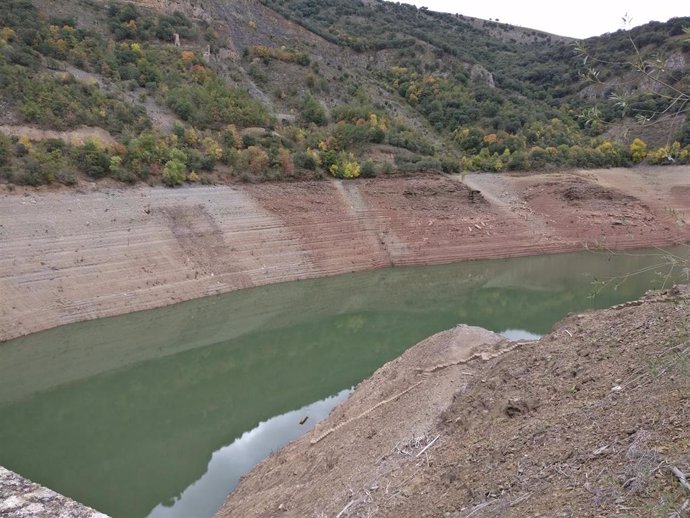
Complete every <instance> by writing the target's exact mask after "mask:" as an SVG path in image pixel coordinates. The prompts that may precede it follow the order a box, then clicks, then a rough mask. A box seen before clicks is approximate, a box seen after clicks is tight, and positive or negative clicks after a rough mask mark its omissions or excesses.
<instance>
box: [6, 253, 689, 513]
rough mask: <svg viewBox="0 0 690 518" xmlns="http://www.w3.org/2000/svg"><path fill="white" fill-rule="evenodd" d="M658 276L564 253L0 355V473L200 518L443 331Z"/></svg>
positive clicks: (354, 286) (93, 333)
mask: <svg viewBox="0 0 690 518" xmlns="http://www.w3.org/2000/svg"><path fill="white" fill-rule="evenodd" d="M676 252H677V253H684V254H686V255H687V249H685V248H683V249H676ZM658 262H659V258H658V257H657V256H656V255H655V254H654V253H651V254H650V253H647V254H645V253H637V254H621V255H604V254H594V253H578V254H564V255H554V256H544V257H532V258H519V259H510V260H495V261H479V262H471V263H462V264H456V265H447V266H433V267H420V268H400V269H388V270H380V271H376V272H367V273H359V274H351V275H344V276H339V277H333V278H327V279H318V280H309V281H300V282H294V283H287V284H280V285H274V286H267V287H262V288H256V289H251V290H245V291H240V292H234V293H230V294H227V295H221V296H216V297H210V298H206V299H201V300H196V301H191V302H187V303H184V304H179V305H176V306H172V307H167V308H162V309H159V310H152V311H146V312H141V313H135V314H131V315H126V316H122V317H115V318H109V319H103V320H98V321H92V322H84V323H79V324H73V325H70V326H65V327H62V328H58V329H53V330H49V331H46V332H43V333H38V334H35V335H31V336H28V337H24V338H20V339H17V340H13V341H10V342H6V343H2V344H0V465H4V466H5V467H7V468H9V469H12V470H15V471H17V472H19V473H21V474H22V475H24V476H26V477H28V478H31V479H33V480H35V481H36V482H39V483H42V484H44V485H47V486H48V487H50V488H52V489H55V490H57V491H59V492H61V493H64V494H66V495H68V496H71V497H73V498H75V499H77V500H79V501H82V502H84V503H86V504H88V505H91V506H93V507H95V508H96V509H98V510H99V511H102V512H105V513H107V514H110V515H111V516H113V517H115V518H120V517H121V518H144V517H146V516H149V515H150V516H151V517H152V518H153V517H158V516H185V517H187V518H195V517H199V518H202V517H207V516H209V515H210V514H212V513H213V510H214V509H215V508H217V506H218V505H219V504H220V503H221V501H222V498H223V496H224V494H225V493H226V492H227V491H229V490H230V489H231V488H232V487H233V486H234V484H236V482H237V478H238V477H239V476H240V475H242V474H243V473H244V472H246V471H247V470H248V469H249V468H250V467H251V466H252V465H253V464H255V463H256V462H257V461H258V460H260V458H262V457H263V456H265V455H266V454H267V453H268V452H270V451H271V450H272V449H275V448H277V447H279V446H280V445H282V444H283V443H284V442H285V441H286V440H289V439H291V438H293V437H296V436H298V435H299V434H300V433H302V432H303V431H304V430H306V429H308V426H313V424H314V423H315V421H316V420H317V419H319V418H321V417H322V416H324V415H326V414H327V412H328V410H329V409H330V408H331V407H332V406H333V405H334V404H335V403H336V402H337V401H338V400H340V399H342V398H343V397H345V396H346V392H342V391H343V390H344V389H348V388H350V387H352V386H353V385H355V384H356V383H358V382H359V381H361V380H362V379H363V378H365V377H367V376H369V375H370V374H371V373H372V372H373V371H374V370H376V369H377V368H378V367H379V366H381V365H382V364H383V363H385V362H386V361H388V360H390V359H392V358H394V357H396V356H398V355H399V354H400V353H401V352H402V351H404V350H405V349H406V348H407V347H409V346H411V345H413V344H415V343H417V342H419V341H420V340H422V339H423V338H426V337H428V336H430V335H431V334H433V333H435V332H438V331H441V330H444V329H448V328H450V327H452V326H454V325H456V324H458V323H467V324H472V325H479V326H482V327H486V328H488V329H491V330H494V331H498V332H503V331H506V330H518V331H519V332H527V333H532V334H544V333H547V332H548V331H549V329H550V328H551V326H552V325H553V324H554V323H555V322H556V321H558V320H560V319H561V318H562V317H563V316H565V315H566V314H567V313H569V312H574V311H581V310H583V309H586V308H591V307H607V306H610V305H612V304H617V303H620V302H623V301H626V300H630V299H633V298H636V297H638V296H639V295H641V294H642V293H643V292H644V291H646V290H647V289H650V288H651V287H655V286H658V285H659V284H660V283H661V281H662V277H661V276H659V275H657V274H655V273H654V272H647V273H645V274H643V275H639V276H635V277H633V278H631V279H630V280H628V281H627V282H625V283H624V284H623V285H622V286H620V287H619V288H618V289H617V290H615V291H614V290H610V289H606V290H603V291H602V292H601V293H600V294H599V295H598V296H596V297H594V298H590V297H589V295H591V293H592V291H593V285H592V280H593V279H595V278H596V279H606V278H609V277H612V276H615V275H620V274H621V273H624V272H632V271H637V270H640V269H643V268H645V267H648V266H650V265H652V264H655V263H658ZM679 273H680V272H679ZM336 394H338V397H337V398H331V399H325V398H329V397H330V396H334V395H336ZM324 399H325V401H321V400H324ZM315 402H317V403H315ZM294 411H296V412H294ZM303 414H304V415H309V416H310V421H309V422H308V423H307V425H305V426H304V427H300V425H299V423H298V421H299V416H301V415H303ZM214 452H215V454H214ZM212 456H213V457H212ZM212 458H213V459H214V460H213V461H212ZM210 461H212V462H210ZM214 463H215V464H214ZM221 464H222V466H224V467H223V468H222V469H221V468H220V466H221ZM218 472H222V473H224V475H214V473H218Z"/></svg>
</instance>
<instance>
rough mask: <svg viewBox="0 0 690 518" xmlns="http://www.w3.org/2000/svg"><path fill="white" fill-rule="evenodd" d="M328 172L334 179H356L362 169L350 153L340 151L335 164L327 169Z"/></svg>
mask: <svg viewBox="0 0 690 518" xmlns="http://www.w3.org/2000/svg"><path fill="white" fill-rule="evenodd" d="M328 172H330V173H331V174H332V175H333V176H335V177H336V178H357V177H358V176H359V175H360V174H361V172H362V168H361V166H360V165H359V162H357V159H356V158H355V156H354V155H353V154H352V153H345V152H344V151H341V152H340V153H338V157H337V159H336V161H335V163H334V164H332V165H331V166H330V167H329V168H328Z"/></svg>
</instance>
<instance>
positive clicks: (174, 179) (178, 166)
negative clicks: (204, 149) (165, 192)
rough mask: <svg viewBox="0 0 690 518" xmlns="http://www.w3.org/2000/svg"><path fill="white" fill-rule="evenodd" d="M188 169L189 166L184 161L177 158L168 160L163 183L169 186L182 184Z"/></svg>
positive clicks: (164, 168)
mask: <svg viewBox="0 0 690 518" xmlns="http://www.w3.org/2000/svg"><path fill="white" fill-rule="evenodd" d="M186 171H187V166H186V165H184V162H180V161H179V160H177V159H175V158H173V159H172V160H168V161H167V162H166V163H165V166H164V167H163V183H164V184H165V185H167V186H168V187H175V186H176V185H181V184H182V182H184V179H185V172H186Z"/></svg>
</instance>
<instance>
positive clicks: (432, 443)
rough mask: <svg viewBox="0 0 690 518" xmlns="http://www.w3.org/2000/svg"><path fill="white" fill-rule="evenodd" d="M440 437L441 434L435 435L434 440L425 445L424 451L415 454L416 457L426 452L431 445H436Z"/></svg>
mask: <svg viewBox="0 0 690 518" xmlns="http://www.w3.org/2000/svg"><path fill="white" fill-rule="evenodd" d="M439 437H441V434H438V435H437V436H436V437H434V438H433V439H432V441H431V442H430V443H429V444H427V445H426V446H424V448H422V451H420V452H419V453H418V454H417V455H415V458H418V457H419V456H420V455H422V453H424V452H425V451H426V450H428V449H429V448H431V447H432V446H433V445H434V443H435V442H436V441H438V438H439Z"/></svg>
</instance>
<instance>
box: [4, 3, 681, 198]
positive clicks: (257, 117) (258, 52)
mask: <svg viewBox="0 0 690 518" xmlns="http://www.w3.org/2000/svg"><path fill="white" fill-rule="evenodd" d="M688 25H690V18H683V19H673V20H670V21H669V22H667V23H651V24H648V25H646V26H643V27H639V28H636V29H633V30H632V31H629V32H626V31H618V32H616V33H614V34H609V35H604V36H602V37H599V38H591V39H590V40H587V41H586V42H584V43H585V45H586V48H587V49H588V51H589V52H591V59H590V60H589V61H588V63H587V64H586V65H585V64H584V59H583V55H582V54H580V55H578V54H577V53H576V52H575V51H574V50H575V49H574V42H573V41H571V40H569V39H567V38H563V37H559V36H555V35H551V34H547V33H543V32H539V31H534V30H529V29H522V28H517V27H512V26H509V25H507V24H502V23H499V22H493V21H483V20H477V19H473V18H469V17H464V16H462V15H450V14H441V13H434V12H432V11H429V10H427V9H417V8H416V7H413V6H409V5H405V4H396V3H389V2H382V1H380V0H372V1H367V2H361V1H358V0H346V1H335V0H284V1H278V0H263V1H258V0H234V1H221V0H198V1H191V0H139V1H135V2H130V3H119V2H117V1H113V2H105V1H100V0H66V1H65V2H60V4H59V5H55V3H54V2H50V1H48V0H33V1H31V0H8V1H6V2H3V4H2V5H1V6H0V108H1V110H0V181H2V182H4V183H5V184H9V185H12V184H29V185H40V184H51V183H62V184H66V185H71V184H75V183H77V182H79V181H80V180H84V179H88V180H93V179H102V178H112V179H114V180H116V181H119V182H128V183H136V182H139V181H144V182H148V183H151V184H156V183H164V184H166V185H170V186H174V185H179V184H181V183H184V182H201V183H228V182H233V181H245V182H250V181H265V180H279V179H305V178H306V179H318V178H322V177H324V176H328V175H332V176H335V177H340V178H352V177H357V176H364V177H370V176H376V175H390V174H402V173H410V172H433V171H443V172H461V171H468V170H470V171H475V170H481V171H500V170H505V169H508V170H527V169H530V170H532V169H554V168H572V167H580V168H583V167H584V168H589V167H610V166H626V165H631V164H633V163H637V162H640V161H643V160H646V161H648V162H649V163H652V164H664V163H685V162H688V161H690V148H688V146H690V125H689V124H688V123H686V122H685V119H686V117H685V113H684V112H683V111H682V110H683V109H684V108H685V104H684V101H685V99H686V97H687V95H688V70H689V66H690V65H689V63H688V57H689V53H690V44H689V43H688V42H687V40H688V36H687V34H686V33H685V32H684V31H683V29H684V27H685V26H688ZM631 40H632V42H635V45H636V47H635V46H634V45H633V43H632V42H631ZM636 48H637V49H638V50H639V55H636V53H635V49H636ZM662 55H663V56H664V58H663V59H661V60H660V61H659V59H658V56H662ZM636 58H640V59H642V60H643V62H644V64H645V66H644V67H643V69H642V72H639V71H638V72H636V71H635V70H634V67H633V66H631V65H629V64H628V65H625V64H624V63H626V62H634V61H635V59H636ZM652 58H654V59H652ZM655 60H656V61H655ZM604 61H605V62H604ZM592 63H594V64H595V65H594V66H595V67H597V69H596V70H595V71H594V70H592V69H591V66H592ZM645 74H646V75H645ZM586 75H589V76H590V78H594V79H595V81H593V82H587V81H584V80H583V79H582V76H586ZM616 92H620V94H621V95H623V94H624V95H625V98H624V99H623V97H615V98H612V94H614V93H616ZM667 94H673V95H676V96H680V97H681V99H680V101H681V102H679V103H676V104H675V105H673V107H672V108H671V110H669V111H667V112H666V113H663V112H664V110H665V109H666V108H667V107H668V101H667V97H666V95H667ZM676 112H678V113H676ZM640 115H643V116H644V117H646V118H648V119H650V121H649V122H648V124H646V125H644V126H641V125H639V124H637V123H635V122H634V120H635V118H636V117H638V116H640ZM669 115H673V117H668V116H669ZM652 123H655V124H652ZM635 137H641V138H642V140H643V141H644V142H643V141H642V140H635ZM674 141H677V143H674Z"/></svg>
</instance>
